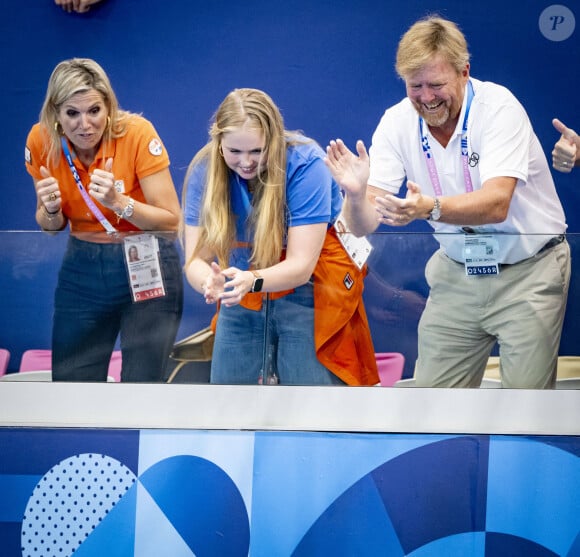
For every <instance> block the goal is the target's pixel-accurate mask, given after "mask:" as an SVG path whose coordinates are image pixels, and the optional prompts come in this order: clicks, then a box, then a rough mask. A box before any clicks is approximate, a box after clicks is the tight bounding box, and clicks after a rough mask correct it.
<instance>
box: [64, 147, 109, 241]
mask: <svg viewBox="0 0 580 557" xmlns="http://www.w3.org/2000/svg"><path fill="white" fill-rule="evenodd" d="M61 143H62V150H63V153H64V156H65V158H66V161H67V162H68V166H69V168H70V171H71V173H72V175H73V178H74V180H75V182H76V184H77V187H78V188H79V191H80V192H81V195H82V196H83V199H84V200H85V203H86V204H87V206H88V207H89V209H90V210H91V212H92V213H93V215H94V216H95V217H96V218H97V220H98V221H99V222H100V223H101V224H102V225H103V228H104V229H105V230H106V231H107V234H116V233H117V230H116V229H115V227H114V226H113V225H112V224H111V223H110V222H109V221H108V220H107V217H105V215H103V213H102V211H101V210H100V209H99V208H98V207H97V206H96V205H95V202H94V201H93V199H92V197H91V196H90V195H89V194H88V193H87V190H86V189H85V187H84V186H83V183H82V182H81V177H80V176H79V173H78V172H77V169H76V168H75V165H74V163H73V160H72V156H71V154H70V149H69V148H68V143H67V141H66V139H65V138H64V137H63V138H61Z"/></svg>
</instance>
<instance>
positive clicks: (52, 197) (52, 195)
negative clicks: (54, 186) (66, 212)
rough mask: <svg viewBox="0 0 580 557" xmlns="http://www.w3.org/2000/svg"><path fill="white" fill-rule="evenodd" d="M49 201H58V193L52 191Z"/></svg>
mask: <svg viewBox="0 0 580 557" xmlns="http://www.w3.org/2000/svg"><path fill="white" fill-rule="evenodd" d="M48 199H49V201H56V193H54V192H51V193H50V195H49V196H48Z"/></svg>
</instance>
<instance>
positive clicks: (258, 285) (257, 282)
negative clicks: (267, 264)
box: [250, 271, 264, 292]
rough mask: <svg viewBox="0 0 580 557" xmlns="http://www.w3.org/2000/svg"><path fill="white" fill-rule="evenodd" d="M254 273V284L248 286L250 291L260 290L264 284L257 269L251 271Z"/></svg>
mask: <svg viewBox="0 0 580 557" xmlns="http://www.w3.org/2000/svg"><path fill="white" fill-rule="evenodd" d="M251 273H252V274H253V275H254V284H252V288H250V292H260V291H261V290H262V286H264V279H263V278H262V277H261V276H260V273H258V271H251Z"/></svg>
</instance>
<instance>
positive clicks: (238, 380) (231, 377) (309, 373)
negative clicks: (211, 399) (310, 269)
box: [211, 284, 344, 385]
mask: <svg viewBox="0 0 580 557" xmlns="http://www.w3.org/2000/svg"><path fill="white" fill-rule="evenodd" d="M263 372H264V373H266V374H271V373H275V374H276V376H277V377H278V380H279V382H280V384H282V385H344V383H343V382H342V381H341V380H340V379H339V378H338V377H337V376H336V375H334V374H333V373H332V372H330V371H329V370H328V369H326V367H324V366H323V365H322V364H321V363H320V362H319V361H318V359H317V358H316V352H315V350H314V298H313V286H312V284H306V285H304V286H300V287H299V288H296V291H295V292H294V293H292V294H288V295H287V296H284V297H283V298H278V299H277V300H270V299H268V300H264V303H263V305H262V309H261V310H260V311H253V310H249V309H246V308H244V307H242V306H239V305H238V306H233V307H229V308H228V307H225V306H222V307H221V308H220V311H219V316H218V321H217V327H216V336H215V344H214V348H213V358H212V365H211V383H220V384H236V385H251V384H257V383H258V382H259V381H260V378H261V377H262V374H263ZM264 382H266V379H264Z"/></svg>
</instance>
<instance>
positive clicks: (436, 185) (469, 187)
mask: <svg viewBox="0 0 580 557" xmlns="http://www.w3.org/2000/svg"><path fill="white" fill-rule="evenodd" d="M473 95H474V92H473V85H472V83H471V80H469V81H468V82H467V105H466V107H465V116H464V118H463V127H462V128H461V162H462V165H463V178H464V180H465V191H466V192H470V191H473V183H472V182H471V175H470V174H469V160H468V153H467V118H468V116H469V109H470V108H471V101H472V100H473ZM419 136H420V139H421V145H422V147H423V154H424V155H425V162H426V163H427V170H428V172H429V178H430V179H431V184H432V185H433V191H434V192H435V195H436V196H437V197H440V196H441V195H443V190H442V188H441V182H440V181H439V175H438V174H437V167H436V166H435V159H434V158H433V153H432V152H431V147H430V145H429V140H428V139H427V134H426V133H424V131H423V118H422V117H421V116H419Z"/></svg>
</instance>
